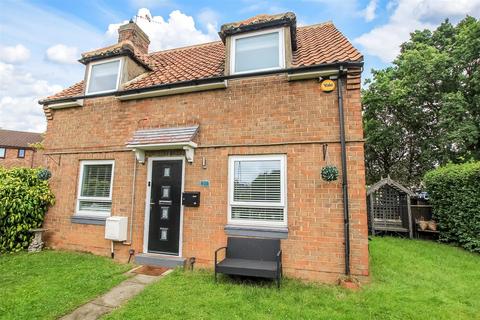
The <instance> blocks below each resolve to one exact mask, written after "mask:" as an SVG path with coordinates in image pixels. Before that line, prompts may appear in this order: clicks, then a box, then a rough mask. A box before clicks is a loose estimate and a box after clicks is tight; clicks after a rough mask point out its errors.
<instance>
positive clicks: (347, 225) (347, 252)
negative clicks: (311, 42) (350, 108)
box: [337, 66, 350, 276]
mask: <svg viewBox="0 0 480 320" xmlns="http://www.w3.org/2000/svg"><path fill="white" fill-rule="evenodd" d="M343 75H344V69H343V67H342V66H340V69H339V74H338V81H337V82H338V85H337V89H338V117H339V121H340V145H341V148H342V191H343V227H344V236H345V274H346V275H347V276H349V275H350V213H349V205H348V180H347V148H346V145H345V123H344V120H345V119H344V115H343V80H342V77H343Z"/></svg>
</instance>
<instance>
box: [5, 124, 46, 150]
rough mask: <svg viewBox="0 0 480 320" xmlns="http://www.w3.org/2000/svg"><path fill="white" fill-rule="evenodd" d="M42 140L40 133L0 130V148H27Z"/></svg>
mask: <svg viewBox="0 0 480 320" xmlns="http://www.w3.org/2000/svg"><path fill="white" fill-rule="evenodd" d="M42 140H43V137H42V134H41V133H35V132H25V131H14V130H4V129H0V146H2V147H17V148H29V147H30V144H31V143H36V142H40V141H42Z"/></svg>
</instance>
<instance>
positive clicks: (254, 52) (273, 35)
mask: <svg viewBox="0 0 480 320" xmlns="http://www.w3.org/2000/svg"><path fill="white" fill-rule="evenodd" d="M284 42H285V41H284V31H283V28H280V29H272V30H265V31H257V32H249V33H246V34H240V35H236V36H232V40H231V46H230V70H231V73H232V74H240V73H248V72H254V71H267V70H274V69H281V68H285V45H284Z"/></svg>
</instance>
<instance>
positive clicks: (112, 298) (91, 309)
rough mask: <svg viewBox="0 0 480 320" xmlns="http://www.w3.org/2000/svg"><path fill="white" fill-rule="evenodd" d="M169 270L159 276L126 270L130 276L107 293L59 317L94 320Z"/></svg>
mask: <svg viewBox="0 0 480 320" xmlns="http://www.w3.org/2000/svg"><path fill="white" fill-rule="evenodd" d="M170 272H172V270H168V271H166V272H164V273H163V274H162V275H160V276H150V275H145V274H136V275H135V276H132V275H133V274H134V273H131V271H130V272H127V274H128V275H129V276H130V278H128V279H126V280H124V281H123V282H121V283H120V284H119V285H117V286H116V287H113V288H112V289H111V290H110V291H108V292H107V293H105V294H103V295H101V296H100V297H98V298H96V299H95V300H92V301H90V302H88V303H87V304H84V305H83V306H81V307H79V308H77V309H76V310H75V311H73V312H72V313H70V314H68V315H66V316H64V317H63V318H61V319H62V320H96V319H98V318H100V317H101V316H103V315H104V314H106V313H109V312H112V310H113V309H115V308H117V307H119V306H120V305H122V304H123V303H125V302H126V301H128V300H130V299H131V298H133V297H134V296H136V295H137V294H138V293H140V292H141V291H142V290H143V289H145V287H146V286H147V285H149V284H150V283H153V282H155V281H157V280H159V279H160V278H162V277H164V276H165V275H167V274H169V273H170Z"/></svg>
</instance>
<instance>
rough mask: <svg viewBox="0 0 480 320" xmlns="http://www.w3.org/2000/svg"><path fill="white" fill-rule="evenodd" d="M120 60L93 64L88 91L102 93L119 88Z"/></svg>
mask: <svg viewBox="0 0 480 320" xmlns="http://www.w3.org/2000/svg"><path fill="white" fill-rule="evenodd" d="M119 72H120V60H114V61H110V62H103V63H98V64H92V65H91V66H90V76H89V80H88V90H87V93H101V92H108V91H114V90H117V85H118V77H119Z"/></svg>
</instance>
